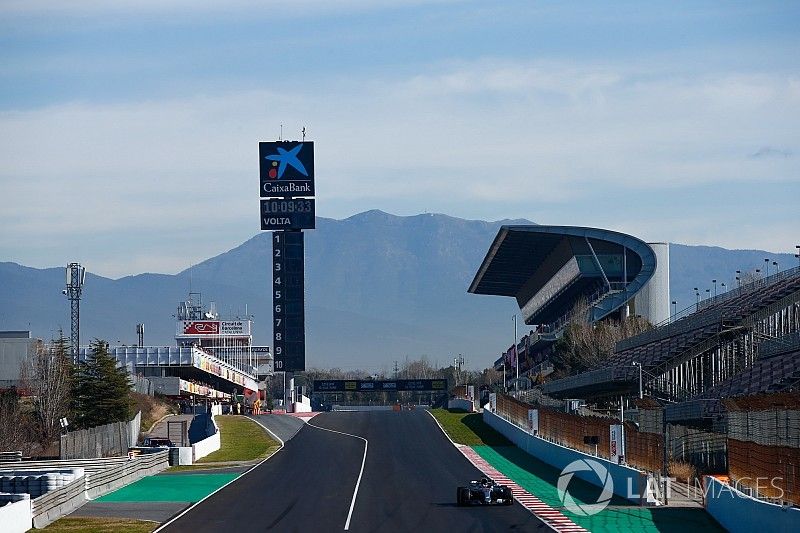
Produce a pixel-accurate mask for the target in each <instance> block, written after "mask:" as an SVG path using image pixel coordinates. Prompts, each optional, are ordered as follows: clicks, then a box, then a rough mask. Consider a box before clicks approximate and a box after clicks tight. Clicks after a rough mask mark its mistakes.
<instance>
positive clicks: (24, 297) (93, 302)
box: [0, 211, 796, 369]
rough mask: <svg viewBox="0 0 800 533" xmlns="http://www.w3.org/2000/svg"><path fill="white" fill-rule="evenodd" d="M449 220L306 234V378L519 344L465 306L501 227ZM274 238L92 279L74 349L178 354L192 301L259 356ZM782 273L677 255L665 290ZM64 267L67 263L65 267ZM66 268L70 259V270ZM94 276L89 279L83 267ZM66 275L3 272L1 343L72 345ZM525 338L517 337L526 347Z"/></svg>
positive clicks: (688, 293) (358, 218) (479, 354)
mask: <svg viewBox="0 0 800 533" xmlns="http://www.w3.org/2000/svg"><path fill="white" fill-rule="evenodd" d="M524 223H530V222H528V221H524V220H514V221H498V222H484V221H473V220H462V219H458V218H453V217H449V216H445V215H432V214H425V215H417V216H411V217H398V216H394V215H390V214H387V213H383V212H381V211H368V212H365V213H361V214H358V215H355V216H352V217H350V218H347V219H345V220H331V219H325V218H319V219H317V229H316V230H313V231H308V232H306V258H307V259H306V260H307V263H306V302H307V303H306V306H307V309H306V315H307V319H306V325H307V340H308V350H307V351H308V362H309V365H312V366H342V367H362V368H369V369H379V368H386V369H388V368H389V367H390V366H391V363H392V361H394V360H402V359H403V358H404V357H406V356H409V357H417V356H419V355H423V354H424V355H427V356H428V357H429V358H430V359H431V360H434V361H438V362H439V363H442V364H446V362H447V361H450V360H452V358H453V356H454V355H457V354H459V353H461V354H463V355H464V356H465V357H466V358H467V362H468V365H469V366H485V365H488V364H490V363H491V362H492V361H493V360H494V359H495V358H496V357H497V355H498V354H499V353H500V351H502V350H503V349H504V348H505V347H506V346H507V345H510V343H511V339H512V336H513V331H514V330H513V322H512V316H513V314H514V312H515V311H517V308H516V305H515V304H514V300H513V299H511V298H501V297H490V296H475V295H469V294H467V292H466V290H467V287H468V285H469V282H470V281H471V280H472V278H473V276H474V275H475V271H476V270H477V268H478V266H479V265H480V262H481V261H482V260H483V257H484V255H485V254H486V250H487V249H488V247H489V245H490V244H491V242H492V240H493V239H494V237H495V235H496V234H497V230H498V228H499V227H500V226H501V225H502V224H524ZM270 254H271V243H270V234H268V233H259V234H258V235H256V236H255V237H253V238H252V239H250V240H248V241H247V242H245V243H243V244H241V245H240V246H238V247H236V248H234V249H232V250H230V251H228V252H226V253H224V254H221V255H219V256H217V257H214V258H211V259H208V260H206V261H204V262H202V263H200V264H198V265H195V266H194V267H192V268H191V269H189V270H186V271H184V272H181V273H179V274H176V275H162V274H141V275H137V276H129V277H125V278H121V279H118V280H111V279H108V278H103V277H100V276H94V275H91V274H90V275H88V277H87V281H86V286H85V288H84V293H83V300H82V302H81V332H82V335H81V338H82V341H83V342H84V343H85V342H88V341H89V340H90V339H92V338H93V337H100V338H104V339H106V340H108V341H109V342H111V343H112V344H116V343H117V342H118V341H119V342H121V343H129V344H130V343H134V342H135V338H136V336H135V325H136V324H137V323H139V322H143V323H145V342H146V344H148V345H152V344H158V345H168V344H169V345H171V344H173V342H174V341H173V335H174V333H175V331H174V327H175V326H174V317H173V316H172V315H174V313H175V309H176V306H177V303H178V302H179V301H180V300H182V299H184V298H185V297H186V295H187V293H188V292H189V288H190V286H191V288H192V290H194V291H197V292H201V293H202V295H203V301H204V303H209V302H211V301H215V302H216V303H217V307H218V309H219V311H220V312H221V313H222V314H223V315H231V314H238V315H244V314H245V306H247V313H249V314H251V315H253V316H254V320H255V323H254V337H255V341H256V342H257V343H259V344H267V343H268V341H269V339H270V338H271V330H270V324H271V322H270V317H271V315H270V304H271V293H270V286H271V265H272V263H271V255H270ZM764 258H769V259H770V261H778V262H779V264H780V265H781V267H782V268H786V267H787V266H789V265H790V264H793V262H794V261H796V259H795V258H794V257H792V255H791V254H781V255H777V254H770V253H766V252H761V251H745V250H725V249H722V248H711V247H703V246H684V245H672V247H671V261H670V263H671V264H670V268H671V281H672V289H673V291H672V295H673V299H674V300H676V301H678V308H679V309H680V308H683V307H686V306H687V305H689V304H691V303H693V302H694V301H695V296H694V290H693V289H692V288H693V287H695V286H698V287H701V288H702V290H704V289H705V288H710V289H711V290H712V291H713V285H712V283H711V279H715V278H716V279H717V280H718V287H717V289H718V291H721V290H722V287H721V282H722V281H723V280H724V281H726V283H728V284H730V282H731V280H733V277H734V274H733V272H734V271H735V270H737V269H739V270H743V271H744V270H749V269H755V268H763V264H764ZM68 259H72V258H68ZM64 262H65V263H66V259H65V261H64ZM86 266H87V267H88V268H89V269H91V265H86ZM63 284H64V271H63V268H61V267H59V268H51V269H33V268H28V267H24V266H20V265H17V264H14V263H0V329H30V330H32V331H33V333H34V335H36V336H39V337H44V338H49V337H52V336H53V335H55V334H56V332H57V331H58V329H59V328H63V329H64V331H65V332H67V334H68V330H69V304H68V301H67V299H66V297H65V296H63V295H62V294H61V290H62V288H63ZM523 330H524V326H520V327H519V332H520V335H521V334H522V332H523Z"/></svg>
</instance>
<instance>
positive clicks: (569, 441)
mask: <svg viewBox="0 0 800 533" xmlns="http://www.w3.org/2000/svg"><path fill="white" fill-rule="evenodd" d="M534 408H535V409H538V411H539V436H540V437H541V438H543V439H546V440H549V441H551V442H555V443H557V444H560V445H562V446H567V447H568V448H573V449H575V450H580V451H582V452H585V453H589V454H594V453H595V445H593V444H586V443H585V442H584V437H594V436H596V437H597V440H598V444H597V454H598V455H599V456H600V457H604V458H606V459H608V458H609V456H610V449H611V443H610V441H611V434H610V426H611V425H612V424H619V420H617V419H615V418H608V417H600V416H582V415H579V414H572V413H566V412H561V411H557V410H555V409H551V408H548V407H534V406H533V405H530V404H527V403H524V402H521V401H519V400H517V399H515V398H512V397H511V396H506V395H503V394H498V395H497V414H498V415H499V416H501V417H503V418H505V419H506V420H508V421H509V422H511V423H512V424H515V425H517V426H520V427H523V428H527V427H528V410H529V409H534ZM663 446H664V443H663V437H662V436H661V435H657V434H654V433H643V432H640V431H638V430H637V429H636V426H635V425H634V424H632V423H629V422H626V423H625V450H626V451H625V453H626V457H625V459H626V461H627V463H628V464H629V465H631V466H634V467H636V468H640V469H642V470H647V471H650V472H660V471H661V469H662V468H663V464H664V463H663V450H664V448H663Z"/></svg>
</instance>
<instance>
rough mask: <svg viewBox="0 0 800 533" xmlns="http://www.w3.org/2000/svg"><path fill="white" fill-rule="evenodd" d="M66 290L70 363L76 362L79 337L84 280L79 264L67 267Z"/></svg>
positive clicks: (83, 270)
mask: <svg viewBox="0 0 800 533" xmlns="http://www.w3.org/2000/svg"><path fill="white" fill-rule="evenodd" d="M66 276H67V289H66V291H65V294H66V295H67V298H69V303H70V353H71V354H72V362H73V363H77V362H78V348H79V346H80V337H81V333H80V332H81V292H82V291H83V282H84V281H85V280H86V269H85V268H83V267H82V266H81V265H80V264H79V263H70V264H68V265H67V270H66Z"/></svg>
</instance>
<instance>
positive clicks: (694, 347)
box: [544, 267, 800, 396]
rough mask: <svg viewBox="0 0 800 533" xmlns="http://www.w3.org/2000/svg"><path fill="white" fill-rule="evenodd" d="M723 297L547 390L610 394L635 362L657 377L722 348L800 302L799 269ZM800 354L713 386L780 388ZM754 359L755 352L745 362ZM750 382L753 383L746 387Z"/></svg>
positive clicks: (722, 390) (797, 370) (724, 390)
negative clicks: (694, 358)
mask: <svg viewBox="0 0 800 533" xmlns="http://www.w3.org/2000/svg"><path fill="white" fill-rule="evenodd" d="M721 296H722V297H717V298H714V299H711V300H708V301H706V302H705V303H704V304H703V305H701V306H700V309H699V310H698V311H697V312H696V313H694V314H692V315H689V316H687V317H685V318H682V319H681V320H678V321H676V322H674V323H672V324H669V325H667V326H663V327H660V328H656V329H654V330H650V331H647V332H645V333H643V334H641V335H638V336H636V337H633V338H631V339H626V340H625V341H622V342H620V343H618V344H617V350H616V352H615V353H614V354H613V355H612V356H611V357H610V358H609V359H607V360H605V361H603V362H602V363H601V364H599V365H598V366H597V367H596V368H594V369H593V370H590V371H589V372H587V373H585V374H584V375H581V376H571V377H567V378H564V379H562V380H558V381H556V382H551V383H548V384H547V385H545V387H544V389H545V392H547V393H548V394H557V395H559V396H563V395H565V394H567V395H568V394H570V393H571V392H572V393H574V394H580V393H584V394H586V393H588V392H587V389H589V388H591V389H593V391H594V392H593V393H597V394H602V393H603V392H606V391H604V390H603V389H604V387H607V388H608V391H607V392H613V391H615V390H617V391H618V390H619V388H620V386H621V381H620V380H631V379H634V378H633V377H632V376H636V377H638V376H637V375H636V374H635V373H632V372H630V369H631V367H632V365H633V363H634V362H635V363H637V364H641V365H642V371H643V372H644V373H646V374H647V375H649V376H651V377H656V376H662V375H664V373H665V372H667V371H669V369H671V368H675V367H677V366H678V365H680V364H681V363H682V362H683V361H685V360H687V359H690V358H693V357H697V356H699V355H701V354H703V353H708V352H709V351H711V350H715V349H718V348H719V347H720V346H722V345H723V344H724V343H725V342H726V341H727V340H730V339H732V338H736V337H737V336H740V335H742V334H743V333H745V332H747V331H750V330H752V328H753V327H754V325H755V323H756V322H758V321H759V320H761V319H763V318H764V317H766V316H769V315H771V314H773V313H776V312H778V311H780V309H783V308H785V307H787V306H791V305H792V304H794V305H797V304H798V303H800V267H797V268H793V269H790V270H786V271H784V272H781V273H780V274H776V275H774V276H770V277H769V278H765V279H761V280H757V281H756V282H753V283H750V284H747V285H744V286H742V287H740V288H738V289H735V290H734V291H731V292H730V294H725V295H721ZM787 298H788V301H787ZM794 316H795V318H794V319H793V323H792V325H791V326H789V329H790V330H791V329H794V331H796V330H797V329H798V327H800V324H798V323H797V316H800V315H798V314H797V313H795V315H794ZM783 333H785V331H784V332H783ZM799 357H800V350H798V352H797V353H794V355H792V354H790V353H784V354H783V355H781V356H780V357H776V358H774V359H773V358H770V360H767V359H764V360H762V361H759V362H758V366H757V367H752V370H745V371H744V372H740V373H739V374H738V375H734V376H731V377H729V378H728V379H724V381H722V382H720V383H718V384H717V385H716V387H714V388H713V389H712V390H718V391H719V394H720V395H722V396H727V395H729V394H738V393H739V391H741V393H742V394H749V393H751V392H749V391H757V392H768V391H773V390H779V389H780V388H781V387H783V386H785V384H787V383H793V382H796V381H797V379H798V378H800V358H799ZM752 359H753V356H752V354H751V355H750V357H749V359H748V360H747V361H745V362H744V364H747V362H749V361H752ZM588 378H591V379H588ZM721 378H725V376H724V375H722V376H721ZM717 379H720V378H719V376H718V377H717ZM748 380H752V381H753V383H751V384H749V385H748ZM706 383H707V382H706ZM710 384H711V383H707V384H706V385H705V386H706V387H708V386H709V385H710ZM717 388H718V389H717ZM696 392H702V391H695V393H696ZM709 392H710V391H709ZM695 393H690V394H692V395H693V394H695Z"/></svg>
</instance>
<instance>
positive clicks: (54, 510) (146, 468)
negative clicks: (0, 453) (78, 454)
mask: <svg viewBox="0 0 800 533" xmlns="http://www.w3.org/2000/svg"><path fill="white" fill-rule="evenodd" d="M168 455H169V452H168V451H167V450H164V451H159V452H156V453H152V454H143V455H139V456H136V457H134V458H129V457H111V458H105V459H73V460H52V461H22V462H19V461H9V462H3V463H0V471H4V470H5V471H14V472H17V471H48V470H50V471H53V470H68V469H81V470H83V475H80V477H78V478H77V479H75V480H74V481H72V482H71V483H69V484H67V485H65V486H63V487H59V488H57V489H55V490H51V491H48V492H47V493H45V494H43V495H41V496H39V497H37V498H32V499H31V512H32V514H33V525H34V527H36V528H42V527H45V526H46V525H47V524H49V523H50V522H52V521H54V520H57V519H58V518H60V517H62V516H64V515H66V514H69V513H70V512H72V511H73V510H74V509H76V508H78V507H80V506H81V505H83V503H84V502H85V501H86V499H87V498H88V499H93V498H97V497H99V496H102V495H103V494H107V493H108V492H111V491H112V490H116V489H118V488H120V487H122V486H125V485H127V484H129V483H132V482H133V481H136V480H138V479H141V478H142V477H144V476H147V475H152V474H155V473H157V472H160V471H161V470H164V469H165V468H167V466H169V457H168ZM78 471H79V472H80V470H78Z"/></svg>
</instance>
